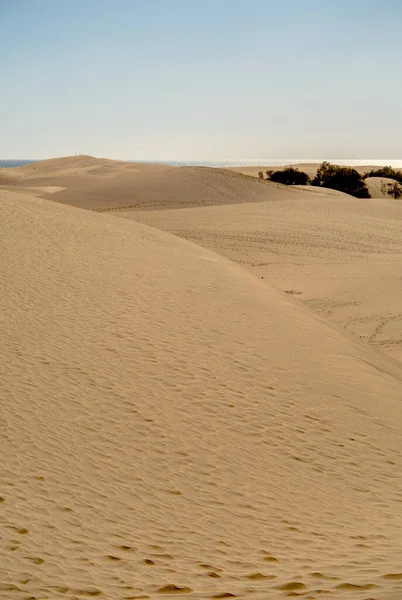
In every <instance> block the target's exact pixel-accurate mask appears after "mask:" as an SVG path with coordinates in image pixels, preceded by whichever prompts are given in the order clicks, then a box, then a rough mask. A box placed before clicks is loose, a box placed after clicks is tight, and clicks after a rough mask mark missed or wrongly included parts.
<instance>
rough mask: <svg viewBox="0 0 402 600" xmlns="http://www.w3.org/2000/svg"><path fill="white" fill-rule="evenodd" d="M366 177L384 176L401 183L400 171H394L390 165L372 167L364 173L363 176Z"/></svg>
mask: <svg viewBox="0 0 402 600" xmlns="http://www.w3.org/2000/svg"><path fill="white" fill-rule="evenodd" d="M366 177H386V178H387V179H396V181H399V183H402V171H396V170H395V169H393V168H392V167H390V166H386V167H380V168H379V169H372V170H371V171H368V172H367V173H365V174H364V178H366Z"/></svg>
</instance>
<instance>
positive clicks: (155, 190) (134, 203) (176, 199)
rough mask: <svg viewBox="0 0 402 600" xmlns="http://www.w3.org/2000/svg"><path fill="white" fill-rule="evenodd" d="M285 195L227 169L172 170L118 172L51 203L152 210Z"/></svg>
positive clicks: (277, 188) (277, 186)
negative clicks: (136, 172)
mask: <svg viewBox="0 0 402 600" xmlns="http://www.w3.org/2000/svg"><path fill="white" fill-rule="evenodd" d="M299 193H300V192H299ZM285 195H288V192H287V190H286V188H285V187H284V186H282V185H280V184H272V183H267V182H261V181H258V180H256V179H254V178H252V177H248V176H245V175H241V174H240V173H233V172H231V171H227V170H224V169H211V168H208V167H171V168H169V169H165V170H161V171H157V172H150V173H142V174H141V175H137V174H134V175H132V174H130V173H124V174H122V173H119V174H118V176H116V177H114V178H112V179H109V180H108V181H102V182H97V183H95V184H91V185H88V186H85V187H80V188H79V189H74V190H66V191H63V192H60V193H58V194H54V195H53V196H52V200H54V201H56V202H63V203H65V204H70V205H71V206H77V207H80V208H87V209H92V210H115V209H127V208H132V209H141V210H151V209H165V208H166V209H171V208H183V207H194V206H210V205H219V204H239V203H250V202H263V201H267V200H272V199H283V198H284V197H285Z"/></svg>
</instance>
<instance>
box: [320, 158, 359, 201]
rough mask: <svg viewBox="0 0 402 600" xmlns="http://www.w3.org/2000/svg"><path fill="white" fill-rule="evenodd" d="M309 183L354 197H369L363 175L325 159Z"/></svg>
mask: <svg viewBox="0 0 402 600" xmlns="http://www.w3.org/2000/svg"><path fill="white" fill-rule="evenodd" d="M311 185H315V186H319V187H327V188H330V189H332V190H338V191H339V192H345V193H346V194H350V195H351V196H355V197H356V198H370V194H369V191H368V189H367V186H366V184H365V182H364V179H363V176H362V175H360V173H359V172H358V171H356V169H352V168H351V167H340V166H337V165H331V164H330V163H329V162H327V161H324V162H323V163H322V164H321V165H320V166H319V168H318V170H317V174H316V176H315V177H314V179H313V181H312V182H311Z"/></svg>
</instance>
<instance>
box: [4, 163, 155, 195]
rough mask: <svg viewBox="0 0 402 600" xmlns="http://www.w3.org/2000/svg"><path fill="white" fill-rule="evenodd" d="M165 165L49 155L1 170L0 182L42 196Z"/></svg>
mask: <svg viewBox="0 0 402 600" xmlns="http://www.w3.org/2000/svg"><path fill="white" fill-rule="evenodd" d="M165 169H166V166H165V165H157V164H146V163H132V162H123V161H118V160H109V159H107V158H95V157H93V156H67V157H63V158H51V159H49V160H42V161H39V162H36V163H31V164H28V165H24V166H23V167H16V168H9V169H1V173H0V185H2V186H10V187H11V188H12V189H13V190H14V191H17V192H23V193H29V194H31V195H36V196H37V195H41V196H43V195H45V194H49V193H54V192H55V188H59V190H58V191H61V190H65V189H68V190H70V191H72V190H75V189H79V188H82V187H88V186H91V185H94V184H97V183H99V184H100V185H101V186H103V185H104V184H105V181H106V180H107V179H109V178H113V177H116V176H117V177H120V176H121V175H123V174H124V173H128V174H129V175H131V177H133V176H135V175H137V174H141V173H147V172H154V171H158V170H165Z"/></svg>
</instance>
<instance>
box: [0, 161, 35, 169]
mask: <svg viewBox="0 0 402 600" xmlns="http://www.w3.org/2000/svg"><path fill="white" fill-rule="evenodd" d="M33 162H37V161H36V160H0V169H8V168H10V167H23V166H24V165H29V164H31V163H33Z"/></svg>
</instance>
